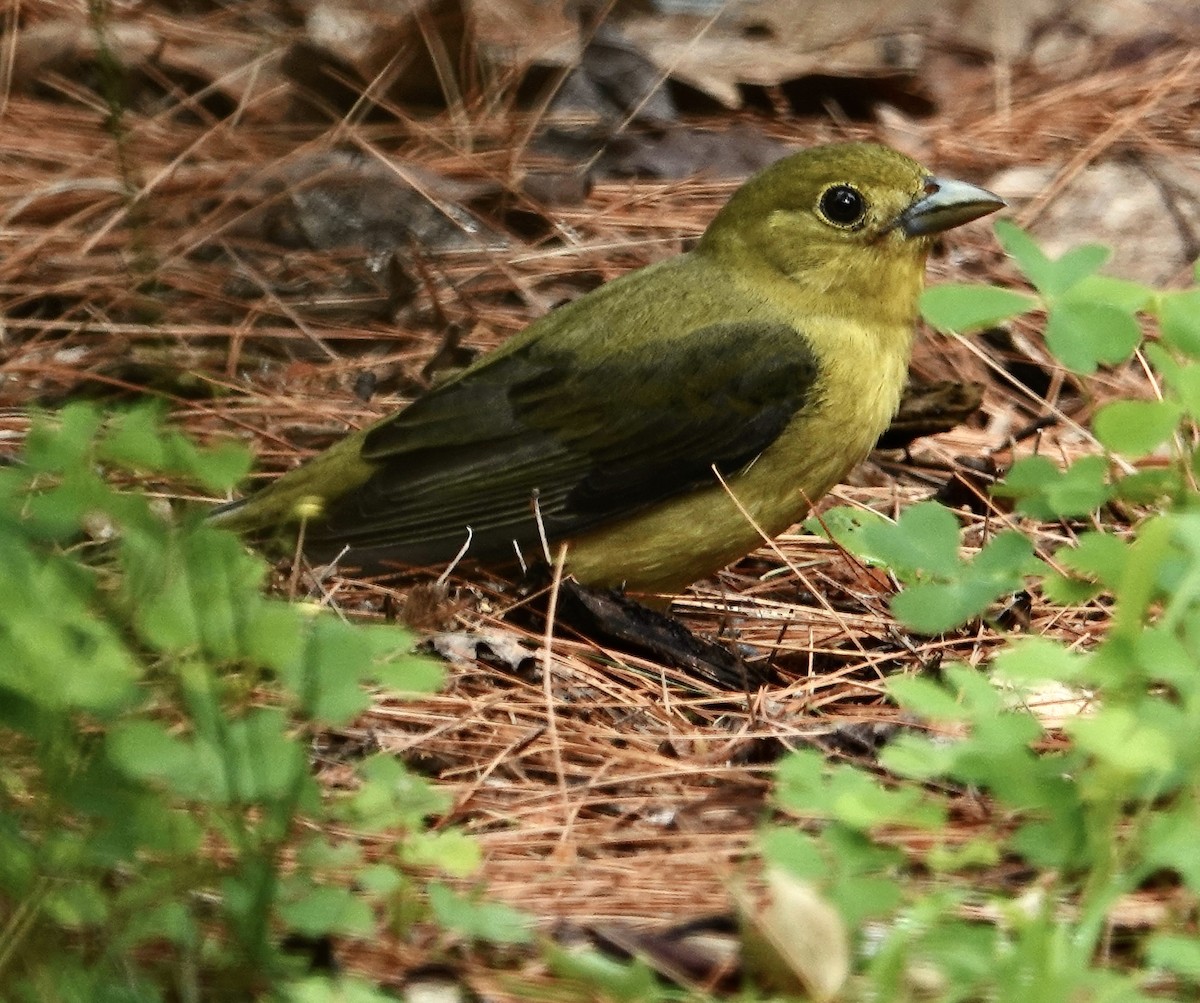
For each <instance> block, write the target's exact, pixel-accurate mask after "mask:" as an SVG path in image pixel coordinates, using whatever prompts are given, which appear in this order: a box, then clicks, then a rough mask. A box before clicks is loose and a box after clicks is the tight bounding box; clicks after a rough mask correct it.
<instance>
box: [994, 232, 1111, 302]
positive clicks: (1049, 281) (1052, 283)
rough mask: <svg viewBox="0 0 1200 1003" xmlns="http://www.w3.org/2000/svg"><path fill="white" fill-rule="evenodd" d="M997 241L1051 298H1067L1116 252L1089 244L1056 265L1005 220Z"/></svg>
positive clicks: (1067, 253)
mask: <svg viewBox="0 0 1200 1003" xmlns="http://www.w3.org/2000/svg"><path fill="white" fill-rule="evenodd" d="M996 238H997V239H998V240H999V241H1000V244H1001V246H1002V247H1003V248H1004V249H1005V250H1006V251H1007V252H1008V253H1009V254H1010V255H1012V257H1013V259H1014V260H1015V261H1016V263H1017V265H1018V266H1019V267H1020V269H1021V271H1022V272H1024V273H1025V276H1026V278H1028V279H1029V281H1030V282H1031V283H1033V285H1034V287H1035V288H1036V289H1037V290H1038V291H1039V292H1040V293H1042V294H1043V295H1044V296H1047V297H1056V296H1061V295H1063V294H1064V293H1066V292H1067V291H1068V290H1070V289H1072V288H1073V287H1074V286H1076V285H1078V284H1079V283H1080V282H1082V281H1083V280H1084V279H1086V278H1088V277H1089V276H1091V275H1092V274H1093V273H1095V272H1096V271H1097V270H1098V269H1100V268H1101V267H1102V266H1103V265H1104V263H1105V262H1106V261H1108V259H1109V258H1110V257H1111V256H1112V250H1111V249H1110V248H1107V247H1105V246H1103V245H1102V244H1085V245H1083V246H1082V247H1076V248H1073V249H1072V250H1070V251H1067V252H1066V253H1065V254H1063V255H1062V256H1061V257H1060V258H1058V259H1057V260H1056V261H1055V260H1051V259H1050V258H1048V257H1047V256H1046V255H1045V253H1043V251H1042V249H1041V248H1040V247H1038V245H1037V243H1036V242H1035V241H1034V239H1033V238H1032V237H1031V236H1030V235H1029V234H1028V233H1026V232H1025V231H1024V230H1022V229H1021V228H1020V227H1018V226H1017V225H1016V224H1015V223H1011V222H1009V221H1008V220H1005V219H1001V220H997V221H996Z"/></svg>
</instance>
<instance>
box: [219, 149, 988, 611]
mask: <svg viewBox="0 0 1200 1003" xmlns="http://www.w3.org/2000/svg"><path fill="white" fill-rule="evenodd" d="M1003 205H1004V202H1003V201H1002V200H1001V199H999V198H998V197H996V196H995V195H993V194H992V193H990V192H988V191H985V190H983V189H982V188H977V187H975V186H974V185H970V184H966V183H965V182H962V181H952V180H946V179H944V178H940V177H935V176H934V175H932V174H931V173H930V172H929V171H927V170H925V168H923V167H922V166H921V165H920V164H918V163H916V162H914V161H912V160H910V159H909V158H908V157H905V156H903V155H902V154H900V153H897V152H896V151H894V150H890V149H888V148H886V147H883V146H876V145H873V144H868V143H846V144H834V145H829V146H820V147H816V148H813V149H810V150H805V151H803V152H800V153H796V154H793V155H792V156H789V157H786V158H784V159H783V160H780V161H778V162H777V163H775V164H773V165H772V166H770V167H768V168H766V169H765V170H763V171H762V172H760V173H759V174H757V175H756V176H755V177H753V178H751V179H750V180H749V181H748V182H746V184H744V185H743V186H742V187H741V188H740V189H738V191H737V192H735V193H734V195H733V197H732V198H731V199H730V200H729V202H728V203H727V204H726V205H725V207H724V208H723V209H722V210H721V211H720V212H719V213H718V214H717V216H716V218H715V219H714V220H713V221H712V223H711V224H710V225H709V227H708V229H707V230H706V231H705V233H704V236H703V237H702V238H701V240H700V242H699V244H698V245H697V246H696V247H695V249H694V250H692V251H690V252H688V253H686V254H682V255H679V256H678V257H675V258H672V259H669V260H667V261H663V262H660V263H658V264H654V265H650V266H649V267H647V268H642V269H640V270H638V271H635V272H632V273H630V274H628V275H625V276H622V277H621V278H619V279H616V280H615V281H613V282H609V283H607V284H606V285H604V286H602V287H600V288H599V289H596V290H595V291H593V292H591V293H588V294H587V295H586V296H583V297H581V298H579V299H578V300H575V301H574V302H572V303H569V304H567V305H565V306H562V307H559V308H558V309H556V310H554V311H553V312H551V313H549V314H548V315H546V316H545V317H542V318H541V319H540V320H538V321H535V322H534V323H533V324H531V325H530V326H529V327H527V328H526V329H525V330H524V331H522V332H521V333H520V334H518V335H516V336H515V337H514V338H512V339H511V340H510V341H508V342H507V343H506V344H504V345H503V346H501V347H500V348H499V349H497V350H496V351H493V352H491V353H490V354H488V355H486V356H483V357H482V358H480V359H479V360H478V361H476V362H475V363H474V364H473V365H471V366H470V367H468V368H467V369H465V370H463V371H462V372H461V373H459V374H457V375H456V376H454V377H453V378H452V379H449V380H447V381H446V382H445V383H443V384H441V385H440V386H438V387H436V388H435V389H433V390H432V391H430V392H429V393H427V394H426V395H425V396H423V397H420V398H419V399H417V400H416V401H414V402H413V403H412V404H410V405H408V407H406V408H404V409H403V410H401V411H399V412H397V413H395V414H392V415H390V416H388V417H386V418H383V419H382V420H380V421H378V422H376V423H375V424H373V425H371V426H370V427H369V428H366V429H364V430H362V431H359V432H355V433H354V434H352V435H350V436H349V437H348V438H346V439H344V440H342V441H341V442H339V443H338V444H336V445H335V446H333V447H332V448H330V449H329V450H328V451H326V452H325V453H323V454H321V455H320V456H317V457H316V458H315V459H313V460H312V461H310V462H309V463H307V464H305V465H303V466H301V467H299V468H298V469H296V470H293V471H291V472H290V473H288V474H286V475H285V476H283V477H281V478H279V479H278V480H277V481H275V482H273V483H272V484H270V485H269V486H267V487H266V488H264V489H262V490H261V491H259V492H257V493H256V494H253V495H251V496H250V497H248V498H246V499H244V500H242V501H237V502H233V503H231V504H229V505H225V506H222V507H220V508H218V509H217V510H215V511H214V513H213V518H214V519H215V521H217V522H218V523H220V524H223V525H226V526H229V527H231V528H234V529H238V530H252V531H262V530H266V529H274V528H277V527H279V526H280V525H282V524H286V523H297V522H300V521H302V520H303V521H304V522H305V540H306V543H307V545H308V546H309V547H311V548H315V550H316V551H317V552H318V553H320V554H322V555H328V554H336V553H338V552H339V551H341V550H342V549H343V548H344V547H349V548H350V549H349V551H348V557H347V561H348V562H349V563H352V564H359V563H370V564H375V563H378V562H380V561H385V562H387V561H395V562H398V563H404V564H418V565H424V564H433V563H438V562H448V561H451V560H453V559H454V558H455V557H456V555H458V554H460V552H465V556H466V557H467V558H468V559H474V560H477V561H480V562H484V563H493V564H510V563H516V562H517V561H518V559H519V560H521V561H522V562H525V563H529V564H533V563H536V562H538V561H539V560H540V559H542V558H543V555H546V554H547V553H549V554H553V555H557V554H558V553H559V551H560V546H561V544H562V543H564V542H565V543H566V545H567V546H566V558H565V560H566V564H565V567H566V571H567V572H568V573H569V574H571V575H574V577H575V578H576V579H577V580H578V581H579V582H580V583H581V584H583V585H589V586H624V587H625V588H627V589H628V590H630V591H632V592H638V593H663V592H674V591H678V590H679V589H680V588H682V587H684V586H686V585H688V584H690V583H691V582H693V581H696V580H697V579H699V578H702V577H704V576H706V575H709V574H711V573H713V572H714V571H717V570H718V569H720V568H722V567H724V566H725V565H727V564H729V563H730V562H732V561H734V560H736V559H738V558H739V557H742V556H743V555H745V554H747V553H749V552H750V551H751V550H753V549H754V548H755V547H756V546H758V545H759V544H760V543H761V542H762V536H761V534H760V529H761V531H762V532H765V533H767V534H769V535H772V536H773V535H776V534H778V533H781V532H782V531H783V530H785V529H786V528H787V527H788V526H790V525H792V524H793V523H795V522H796V521H798V520H799V519H801V518H803V516H804V515H805V513H806V512H807V511H808V509H809V506H810V505H811V504H812V502H814V501H816V500H817V499H818V498H820V497H821V495H823V494H825V492H826V491H828V490H829V489H830V488H831V487H833V486H834V485H835V484H836V483H837V482H838V481H839V480H840V479H841V478H842V477H843V476H844V475H845V474H846V473H847V471H849V470H850V468H852V467H853V466H854V465H855V464H857V463H858V462H859V461H861V460H862V459H863V458H864V457H865V456H866V455H867V453H868V452H869V451H870V449H871V447H872V446H873V445H874V443H875V441H876V439H877V438H878V437H879V435H880V434H881V433H882V432H883V431H884V429H885V428H886V427H887V425H888V423H889V421H890V420H891V418H892V416H893V414H894V413H895V411H896V408H897V406H898V404H899V401H900V393H901V390H902V389H903V387H904V383H905V376H906V372H907V368H908V360H909V352H910V346H911V343H912V336H913V327H914V323H915V319H916V313H917V298H918V296H919V294H920V291H921V287H922V283H923V279H924V271H925V258H926V255H927V253H928V251H929V248H930V246H931V244H932V241H933V236H934V235H935V234H937V233H940V232H942V231H944V230H947V229H949V228H951V227H954V226H958V225H959V224H962V223H966V222H968V221H970V220H973V219H976V218H978V217H980V216H983V215H986V214H987V213H990V212H993V211H995V210H996V209H998V208H1000V207H1001V206H1003ZM718 475H719V476H718ZM722 482H723V483H722ZM755 524H757V527H758V528H756V525H755ZM518 555H519V557H518Z"/></svg>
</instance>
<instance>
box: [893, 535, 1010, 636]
mask: <svg viewBox="0 0 1200 1003" xmlns="http://www.w3.org/2000/svg"><path fill="white" fill-rule="evenodd" d="M1032 555H1033V545H1032V544H1031V543H1030V541H1029V540H1028V539H1027V538H1026V537H1025V536H1023V535H1022V534H1020V533H1017V532H1005V533H1001V534H1000V535H998V536H997V537H996V538H995V539H994V540H992V541H991V542H990V543H988V545H987V546H986V547H984V548H983V550H981V551H980V552H979V554H978V555H976V557H975V559H974V560H972V561H970V562H963V563H960V564H958V566H957V567H956V568H955V569H954V572H953V574H952V576H951V580H950V581H942V582H925V581H920V582H916V583H915V584H912V585H910V586H909V587H908V588H906V589H905V590H904V591H903V592H901V593H900V594H899V595H897V596H895V597H894V598H893V599H892V611H893V612H894V613H895V614H896V616H897V617H898V618H899V619H900V620H901V621H902V622H903V623H904V624H905V625H906V626H907V627H909V628H911V629H912V630H915V631H917V632H919V633H922V634H941V633H945V632H946V631H948V630H952V629H954V628H955V627H958V626H961V625H962V624H963V623H966V622H967V621H968V620H972V619H974V618H975V617H977V616H981V615H982V614H983V613H984V612H985V611H986V610H987V608H988V607H989V606H990V605H991V604H992V603H993V602H995V601H996V600H997V599H999V598H1000V597H1001V596H1004V595H1008V594H1009V593H1012V592H1015V591H1017V590H1018V589H1020V588H1021V587H1022V586H1023V585H1024V576H1025V575H1026V574H1027V573H1029V572H1030V571H1031V570H1032V566H1031V558H1032Z"/></svg>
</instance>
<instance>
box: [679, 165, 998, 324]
mask: <svg viewBox="0 0 1200 1003" xmlns="http://www.w3.org/2000/svg"><path fill="white" fill-rule="evenodd" d="M1003 205H1004V201H1003V199H1001V198H999V197H998V196H996V195H993V194H992V193H991V192H989V191H986V190H985V189H983V188H978V187H976V186H975V185H971V184H967V183H966V182H964V181H954V180H950V179H946V178H940V177H936V176H935V175H933V174H932V173H931V172H930V171H928V170H926V169H925V168H924V167H922V166H921V165H920V164H918V163H917V162H916V161H915V160H911V159H909V158H908V157H906V156H904V155H903V154H902V153H897V152H896V151H895V150H891V149H888V148H887V147H885V146H879V145H876V144H874V143H836V144H831V145H829V146H818V147H814V148H812V149H809V150H804V151H801V152H800V153H795V154H792V155H791V156H789V157H785V158H784V159H782V160H780V161H778V162H776V163H775V164H772V165H771V166H770V167H768V168H766V169H765V170H764V171H762V172H760V173H759V174H757V175H755V176H754V177H753V178H751V179H750V180H749V181H747V182H746V184H744V185H743V186H742V187H741V188H740V189H739V190H738V191H737V192H735V193H734V195H733V197H732V198H731V199H730V200H729V202H728V203H727V204H726V205H725V207H724V208H723V209H722V210H721V212H720V213H718V214H717V216H716V218H715V219H714V220H713V222H712V223H711V224H710V226H709V228H708V230H707V231H706V232H705V234H704V238H703V239H702V241H701V243H700V249H701V253H705V254H712V255H716V256H718V257H720V258H722V259H724V260H725V261H727V262H728V263H729V264H731V265H732V266H733V267H734V268H735V269H737V268H740V269H743V270H747V271H753V272H755V273H756V274H758V275H759V276H760V277H761V274H762V269H763V268H764V267H765V268H766V269H768V270H769V271H770V272H774V273H776V274H777V276H779V277H781V278H785V279H788V280H790V281H791V283H798V284H799V285H800V286H802V287H804V289H805V291H807V292H815V293H819V294H822V295H825V296H829V295H831V294H832V296H833V298H834V300H840V299H842V297H841V296H839V295H838V293H839V292H842V293H845V294H846V296H847V297H848V298H853V299H859V298H861V297H862V296H868V295H871V296H874V297H876V298H878V297H880V296H881V295H882V296H883V297H885V298H887V297H898V298H900V299H903V300H905V301H910V300H911V303H912V305H913V308H914V309H915V302H916V296H917V294H918V293H919V291H920V286H921V279H922V275H923V270H924V262H925V256H926V254H927V253H928V251H929V248H930V246H931V245H932V243H933V238H934V236H935V235H936V234H938V233H941V232H942V231H944V230H949V229H951V228H952V227H955V226H959V225H961V224H963V223H967V222H970V221H971V220H973V219H978V218H979V217H980V216H985V215H987V214H988V213H990V212H994V211H995V210H997V209H999V208H1000V207H1001V206H1003ZM904 308H905V309H908V304H907V302H906V303H905V305H904Z"/></svg>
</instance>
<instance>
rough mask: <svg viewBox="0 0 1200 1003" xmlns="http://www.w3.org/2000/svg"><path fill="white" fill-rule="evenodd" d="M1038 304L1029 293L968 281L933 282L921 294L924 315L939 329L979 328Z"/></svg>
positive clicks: (1004, 319) (957, 330)
mask: <svg viewBox="0 0 1200 1003" xmlns="http://www.w3.org/2000/svg"><path fill="white" fill-rule="evenodd" d="M1039 305H1040V304H1039V302H1038V300H1037V299H1035V298H1034V297H1032V296H1030V295H1028V294H1027V293H1018V292H1013V291H1012V290H1011V289H1001V288H1000V287H999V286H989V285H976V284H968V283H956V284H947V285H941V286H933V287H932V288H930V289H926V290H925V292H924V293H923V294H922V295H921V315H922V316H923V317H924V318H925V320H926V321H927V322H928V323H929V324H931V325H933V326H934V327H936V328H937V329H938V330H940V331H955V332H963V331H977V330H980V329H981V328H987V327H991V326H993V325H995V324H999V323H1001V322H1002V321H1006V320H1008V319H1010V318H1012V317H1017V316H1019V315H1020V314H1023V313H1028V312H1029V311H1030V310H1035V309H1037V307H1038V306H1039Z"/></svg>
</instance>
